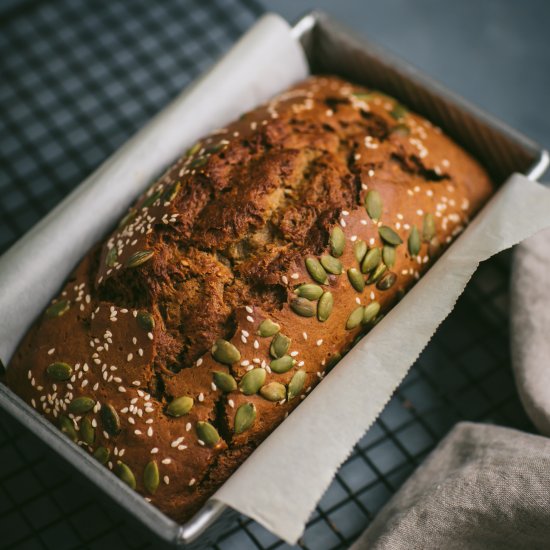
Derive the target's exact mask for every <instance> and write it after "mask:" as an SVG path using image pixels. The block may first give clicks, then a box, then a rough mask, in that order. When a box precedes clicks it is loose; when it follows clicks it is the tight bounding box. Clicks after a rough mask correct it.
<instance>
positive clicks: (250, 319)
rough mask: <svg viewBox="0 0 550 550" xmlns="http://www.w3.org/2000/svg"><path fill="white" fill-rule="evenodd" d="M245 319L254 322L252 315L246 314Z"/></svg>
mask: <svg viewBox="0 0 550 550" xmlns="http://www.w3.org/2000/svg"><path fill="white" fill-rule="evenodd" d="M246 320H247V321H248V322H249V323H253V322H254V317H252V316H251V315H247V316H246Z"/></svg>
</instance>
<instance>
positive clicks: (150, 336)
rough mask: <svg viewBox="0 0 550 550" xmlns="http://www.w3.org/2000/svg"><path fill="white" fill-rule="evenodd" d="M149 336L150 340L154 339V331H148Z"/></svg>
mask: <svg viewBox="0 0 550 550" xmlns="http://www.w3.org/2000/svg"><path fill="white" fill-rule="evenodd" d="M147 338H149V340H152V339H153V333H152V332H148V333H147Z"/></svg>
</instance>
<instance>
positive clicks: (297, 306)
mask: <svg viewBox="0 0 550 550" xmlns="http://www.w3.org/2000/svg"><path fill="white" fill-rule="evenodd" d="M290 307H291V309H292V311H294V313H297V314H298V315H301V316H302V317H313V316H314V315H315V306H314V305H313V304H312V303H311V302H310V301H309V300H307V299H306V298H295V299H294V300H292V301H291V302H290Z"/></svg>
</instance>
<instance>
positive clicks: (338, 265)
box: [321, 255, 342, 275]
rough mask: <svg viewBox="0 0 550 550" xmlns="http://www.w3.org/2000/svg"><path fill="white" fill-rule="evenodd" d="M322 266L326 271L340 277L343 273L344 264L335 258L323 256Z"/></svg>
mask: <svg viewBox="0 0 550 550" xmlns="http://www.w3.org/2000/svg"><path fill="white" fill-rule="evenodd" d="M321 265H322V266H323V267H324V268H325V271H328V272H329V273H332V274H333V275H340V274H341V273H342V262H341V261H340V260H338V259H336V258H334V257H333V256H328V255H325V256H321Z"/></svg>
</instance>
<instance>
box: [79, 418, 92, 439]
mask: <svg viewBox="0 0 550 550" xmlns="http://www.w3.org/2000/svg"><path fill="white" fill-rule="evenodd" d="M80 439H81V440H82V441H84V443H86V445H93V444H94V440H95V430H94V427H93V426H92V421H91V420H90V419H89V418H88V417H87V416H85V417H84V418H83V419H82V422H81V423H80Z"/></svg>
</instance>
